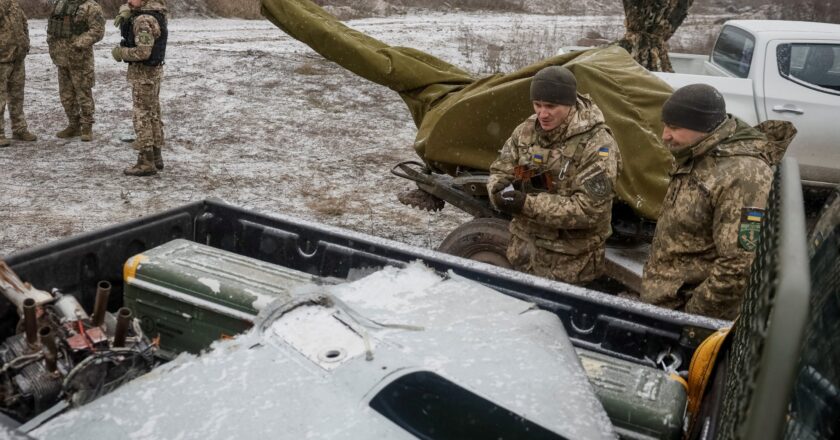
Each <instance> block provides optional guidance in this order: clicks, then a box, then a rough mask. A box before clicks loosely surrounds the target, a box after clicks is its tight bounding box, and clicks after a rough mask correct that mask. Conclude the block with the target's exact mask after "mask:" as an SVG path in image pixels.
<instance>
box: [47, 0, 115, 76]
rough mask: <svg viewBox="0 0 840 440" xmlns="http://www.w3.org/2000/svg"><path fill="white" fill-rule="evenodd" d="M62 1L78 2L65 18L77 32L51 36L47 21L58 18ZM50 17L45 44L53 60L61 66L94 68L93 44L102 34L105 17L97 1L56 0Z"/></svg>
mask: <svg viewBox="0 0 840 440" xmlns="http://www.w3.org/2000/svg"><path fill="white" fill-rule="evenodd" d="M65 2H71V3H72V2H75V3H77V4H78V9H77V10H76V12H75V14H73V16H72V17H68V18H67V21H68V22H69V23H71V24H72V25H73V26H74V29H78V30H80V32H78V33H75V32H74V33H73V34H72V35H70V36H68V37H66V38H64V37H60V36H57V35H50V31H49V26H50V24H49V23H52V22H53V20H54V19H56V18H58V17H59V15H60V11H58V9H59V8H61V7H62V6H63V5H64V4H65ZM52 16H53V17H52V18H51V19H50V21H49V22H48V32H47V44H48V45H49V48H50V58H52V61H53V63H55V65H56V66H60V67H69V66H82V67H87V68H89V69H90V70H93V45H94V44H96V43H97V42H99V41H101V40H102V38H103V37H104V36H105V17H104V15H102V8H101V7H100V6H99V3H97V2H95V1H94V0H59V1H57V2H56V3H55V5H54V9H53V14H52ZM81 30H83V31H81Z"/></svg>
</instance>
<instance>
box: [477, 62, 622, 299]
mask: <svg viewBox="0 0 840 440" xmlns="http://www.w3.org/2000/svg"><path fill="white" fill-rule="evenodd" d="M531 101H532V103H533V105H534V112H535V114H534V115H533V116H531V117H530V118H528V119H526V120H525V122H523V123H522V124H520V125H519V126H518V127H516V129H515V130H514V131H513V134H512V135H511V137H510V138H509V139H508V140H507V142H506V143H505V145H504V146H503V147H502V150H501V152H500V155H499V158H498V159H496V161H495V162H493V164H492V165H491V166H490V179H489V181H488V184H487V189H488V192H489V194H490V197H491V201H492V203H493V205H494V206H495V207H496V208H497V209H499V210H500V211H502V212H506V213H508V214H511V215H512V216H513V220H512V221H511V223H510V232H511V242H510V245H509V246H508V249H507V257H508V260H510V263H511V265H513V267H514V268H516V269H517V270H520V271H523V272H528V273H532V274H534V275H538V276H542V277H545V278H549V279H553V280H559V281H564V282H567V283H572V284H586V283H588V282H591V281H593V280H594V279H595V278H597V277H598V276H600V275H601V273H602V272H603V265H604V250H605V242H606V239H607V237H609V236H610V234H611V232H612V229H611V227H610V218H611V212H612V200H613V197H614V195H615V192H614V188H615V183H616V178H617V176H618V172H619V168H620V165H621V157H620V155H619V151H618V147H617V144H616V142H615V139H614V138H613V136H612V134H611V133H610V131H609V129H608V128H607V126H606V124H605V122H604V115H603V113H601V110H600V109H598V107H597V106H596V105H595V103H594V102H592V101H591V100H590V99H589V97H588V96H586V95H579V94H578V93H577V83H576V81H575V77H574V76H573V75H572V73H571V72H570V71H569V70H568V69H566V68H564V67H559V66H552V67H547V68H545V69H543V70H541V71H539V72H538V73H537V74H536V75H535V76H534V78H533V80H532V82H531Z"/></svg>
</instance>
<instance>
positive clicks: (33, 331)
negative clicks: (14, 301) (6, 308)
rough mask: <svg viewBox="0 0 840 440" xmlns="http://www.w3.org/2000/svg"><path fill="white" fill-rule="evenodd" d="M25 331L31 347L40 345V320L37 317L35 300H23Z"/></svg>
mask: <svg viewBox="0 0 840 440" xmlns="http://www.w3.org/2000/svg"><path fill="white" fill-rule="evenodd" d="M23 329H24V331H25V332H26V342H27V343H29V346H30V347H35V346H37V345H38V332H37V329H38V318H36V316H35V300H34V299H32V298H26V299H25V300H23Z"/></svg>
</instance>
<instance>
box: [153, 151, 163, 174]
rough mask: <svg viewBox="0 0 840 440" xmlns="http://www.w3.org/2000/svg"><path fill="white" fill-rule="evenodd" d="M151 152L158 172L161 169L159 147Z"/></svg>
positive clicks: (161, 159) (161, 160) (161, 158)
mask: <svg viewBox="0 0 840 440" xmlns="http://www.w3.org/2000/svg"><path fill="white" fill-rule="evenodd" d="M153 152H154V156H155V168H157V170H158V171H160V170H162V169H163V156H161V154H160V147H155V148H154V150H153Z"/></svg>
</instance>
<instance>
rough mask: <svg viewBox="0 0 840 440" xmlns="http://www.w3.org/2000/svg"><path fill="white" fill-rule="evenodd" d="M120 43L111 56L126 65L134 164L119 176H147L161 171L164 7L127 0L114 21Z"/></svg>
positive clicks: (154, 1)
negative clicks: (136, 153)
mask: <svg viewBox="0 0 840 440" xmlns="http://www.w3.org/2000/svg"><path fill="white" fill-rule="evenodd" d="M114 25H116V26H118V27H119V28H120V32H121V33H122V42H121V43H120V45H119V46H117V47H115V48H114V49H113V51H111V54H112V55H113V57H114V59H115V60H117V61H125V62H126V63H128V82H129V83H130V84H131V89H132V97H133V101H134V118H133V120H134V133H135V135H136V136H137V138H136V140H135V141H134V149H135V150H137V151H138V156H137V163H136V164H135V165H134V166H132V167H129V168H126V169H125V170H124V171H123V172H124V173H125V174H126V175H129V176H150V175H153V174H157V172H158V171H159V170H162V169H163V157H162V156H161V148H162V147H163V144H164V140H163V122H161V120H160V81H161V79H162V77H163V64H164V59H165V57H166V40H167V37H168V31H167V20H166V7H165V6H164V5H163V3H161V2H160V1H158V0H128V4H127V5H123V7H121V8H120V15H118V16H117V18H116V20H114Z"/></svg>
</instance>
